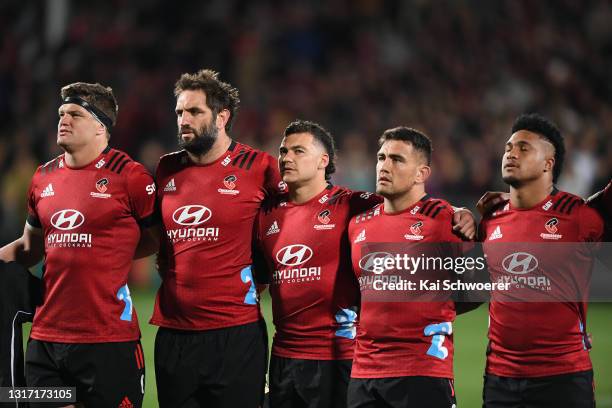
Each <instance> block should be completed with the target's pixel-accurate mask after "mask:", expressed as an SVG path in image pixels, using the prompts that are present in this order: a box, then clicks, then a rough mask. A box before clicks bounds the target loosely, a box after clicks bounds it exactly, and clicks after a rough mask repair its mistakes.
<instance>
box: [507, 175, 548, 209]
mask: <svg viewBox="0 0 612 408" xmlns="http://www.w3.org/2000/svg"><path fill="white" fill-rule="evenodd" d="M552 190H553V184H552V181H550V180H534V181H532V182H529V183H526V184H523V185H521V186H518V187H512V186H510V204H512V207H514V208H532V207H534V206H535V205H536V204H538V203H539V202H541V201H542V200H544V199H545V198H546V197H547V196H548V195H549V194H550V193H551V192H552Z"/></svg>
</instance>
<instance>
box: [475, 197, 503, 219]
mask: <svg viewBox="0 0 612 408" xmlns="http://www.w3.org/2000/svg"><path fill="white" fill-rule="evenodd" d="M509 200H510V193H504V192H501V191H487V192H486V193H484V195H483V196H482V197H480V200H478V203H477V204H476V209H477V210H478V212H479V213H480V215H485V214H486V213H488V212H489V211H491V209H492V208H494V207H495V206H497V205H499V204H501V203H505V202H506V201H509Z"/></svg>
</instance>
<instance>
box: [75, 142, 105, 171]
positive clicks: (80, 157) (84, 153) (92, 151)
mask: <svg viewBox="0 0 612 408" xmlns="http://www.w3.org/2000/svg"><path fill="white" fill-rule="evenodd" d="M107 147H108V141H106V142H104V143H100V144H92V145H88V146H85V147H83V148H82V149H79V150H73V151H69V150H65V151H64V160H65V161H66V165H67V166H68V167H71V168H74V169H78V168H81V167H85V166H87V165H88V164H89V163H91V162H92V161H94V160H95V159H96V158H97V157H98V156H99V155H100V154H102V152H103V151H104V149H106V148H107Z"/></svg>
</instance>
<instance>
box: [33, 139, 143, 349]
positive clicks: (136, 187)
mask: <svg viewBox="0 0 612 408" xmlns="http://www.w3.org/2000/svg"><path fill="white" fill-rule="evenodd" d="M154 208H155V184H154V182H153V178H152V177H151V175H150V174H149V173H148V172H147V171H146V169H145V168H144V167H143V166H142V165H141V164H139V163H137V162H135V161H133V160H132V159H131V158H130V157H129V156H128V155H127V154H125V153H123V152H121V151H119V150H115V149H111V148H110V147H109V148H107V149H105V150H104V152H102V154H100V156H99V157H98V158H96V159H95V160H94V161H93V162H92V163H90V164H88V165H87V166H85V167H82V168H78V169H71V168H69V167H68V166H67V165H66V163H65V161H64V156H63V155H62V156H59V157H57V158H56V159H54V160H51V161H50V162H48V163H47V164H45V165H43V166H40V167H39V168H38V170H37V171H36V173H35V174H34V177H33V178H32V182H31V184H30V189H29V193H28V213H29V215H28V221H27V222H28V224H30V225H31V226H33V227H36V228H42V230H43V234H44V240H45V261H44V275H43V282H44V301H43V304H42V305H41V306H40V307H38V308H37V310H36V315H35V317H34V322H33V324H32V332H31V336H32V338H34V339H37V340H43V341H52V342H62V343H102V342H119V341H132V340H136V339H138V338H140V330H139V327H138V319H137V318H136V312H135V310H134V309H133V307H132V299H131V297H130V291H129V288H128V286H127V281H128V273H129V271H130V267H131V264H132V258H133V256H134V251H135V249H136V245H137V244H138V241H139V239H140V227H148V226H151V225H152V224H153V223H154V222H155V216H154V214H153V213H154Z"/></svg>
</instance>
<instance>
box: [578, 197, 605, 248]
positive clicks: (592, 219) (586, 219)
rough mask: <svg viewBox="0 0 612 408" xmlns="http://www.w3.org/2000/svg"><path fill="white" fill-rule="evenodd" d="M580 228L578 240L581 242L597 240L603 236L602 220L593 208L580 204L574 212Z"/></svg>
mask: <svg viewBox="0 0 612 408" xmlns="http://www.w3.org/2000/svg"><path fill="white" fill-rule="evenodd" d="M576 213H577V216H578V220H577V221H578V225H579V228H580V233H579V240H580V241H581V242H599V241H601V240H602V238H603V233H604V222H603V219H602V217H601V215H599V213H598V212H597V211H595V210H594V209H593V208H591V207H589V206H586V205H581V206H580V207H579V208H578V211H577V212H576Z"/></svg>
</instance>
